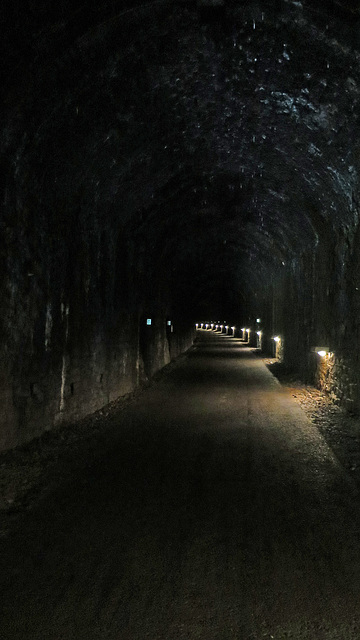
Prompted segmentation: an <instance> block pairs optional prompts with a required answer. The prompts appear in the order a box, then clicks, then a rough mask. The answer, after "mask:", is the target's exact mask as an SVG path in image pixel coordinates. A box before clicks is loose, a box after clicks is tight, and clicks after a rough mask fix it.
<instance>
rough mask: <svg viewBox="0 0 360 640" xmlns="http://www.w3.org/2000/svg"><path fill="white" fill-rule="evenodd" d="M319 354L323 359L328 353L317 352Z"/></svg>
mask: <svg viewBox="0 0 360 640" xmlns="http://www.w3.org/2000/svg"><path fill="white" fill-rule="evenodd" d="M317 354H318V355H319V356H321V357H322V358H323V357H324V356H326V354H327V351H317Z"/></svg>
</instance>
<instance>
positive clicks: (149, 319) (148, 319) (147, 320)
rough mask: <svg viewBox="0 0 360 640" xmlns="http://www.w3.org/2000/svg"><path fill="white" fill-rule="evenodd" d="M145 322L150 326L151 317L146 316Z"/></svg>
mask: <svg viewBox="0 0 360 640" xmlns="http://www.w3.org/2000/svg"><path fill="white" fill-rule="evenodd" d="M146 324H147V325H148V327H150V325H151V318H147V319H146Z"/></svg>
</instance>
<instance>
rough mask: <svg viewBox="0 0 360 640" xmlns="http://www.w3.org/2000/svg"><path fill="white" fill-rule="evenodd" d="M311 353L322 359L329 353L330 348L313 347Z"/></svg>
mask: <svg viewBox="0 0 360 640" xmlns="http://www.w3.org/2000/svg"><path fill="white" fill-rule="evenodd" d="M311 351H314V352H315V353H317V354H318V356H320V358H324V357H325V356H327V355H328V353H329V347H312V349H311Z"/></svg>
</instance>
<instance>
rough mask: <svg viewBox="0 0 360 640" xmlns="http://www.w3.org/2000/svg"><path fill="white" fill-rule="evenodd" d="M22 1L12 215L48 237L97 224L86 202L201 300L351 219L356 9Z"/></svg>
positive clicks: (8, 149)
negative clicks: (33, 206)
mask: <svg viewBox="0 0 360 640" xmlns="http://www.w3.org/2000/svg"><path fill="white" fill-rule="evenodd" d="M36 6H38V5H36ZM16 8H17V4H16V3H12V11H10V10H9V25H10V22H11V20H12V18H14V13H15V14H16V19H15V21H14V22H13V29H14V28H15V35H16V34H17V38H16V37H14V31H13V30H12V29H11V27H10V26H9V29H8V34H9V38H8V41H7V42H6V41H5V52H4V57H3V61H4V67H6V66H7V68H8V70H11V73H10V74H8V75H7V77H6V83H7V87H8V93H7V98H6V101H5V104H4V113H3V121H4V122H6V126H5V128H4V131H3V136H2V148H3V152H4V158H5V160H7V159H9V158H10V160H11V166H10V169H9V168H8V165H7V164H6V162H5V160H4V163H5V168H4V171H3V174H4V175H6V176H7V183H6V185H7V192H6V199H7V200H6V201H7V202H8V203H9V202H10V203H12V204H11V206H9V207H8V214H7V215H8V218H9V219H10V218H11V217H12V216H13V217H14V216H15V217H16V216H17V215H19V214H18V213H17V211H18V210H19V208H20V209H21V203H24V202H25V201H28V200H29V199H30V201H31V200H32V201H33V200H34V198H35V199H36V200H37V203H38V210H39V216H40V215H42V222H41V224H45V226H46V228H48V229H49V230H50V231H51V230H53V232H54V229H55V230H56V228H57V226H58V225H59V224H62V223H64V224H66V221H69V222H70V225H72V224H74V217H77V218H81V221H82V222H81V224H82V225H83V226H84V225H85V226H86V225H88V226H89V225H90V226H91V224H92V223H91V217H92V212H94V211H96V212H97V215H98V216H99V217H100V219H101V220H102V221H103V224H104V225H105V226H106V225H108V226H113V227H114V228H116V226H117V225H121V226H126V228H128V229H131V232H132V233H133V234H134V237H135V238H136V237H138V236H141V237H142V238H145V239H146V240H145V241H146V243H147V245H148V250H149V253H150V255H153V256H154V257H155V256H156V263H157V264H159V260H160V258H161V259H162V263H161V264H162V265H165V264H167V265H168V268H169V271H170V272H172V273H173V276H172V278H173V282H174V286H176V287H178V288H179V290H181V289H185V288H187V289H188V290H189V291H190V292H192V293H191V294H189V295H190V298H189V300H190V302H191V295H192V296H193V299H195V298H196V297H197V298H198V299H200V300H203V301H204V308H205V307H206V304H208V307H209V308H210V307H211V304H212V303H214V305H216V300H218V299H219V292H220V291H222V293H221V295H220V297H221V298H226V299H231V298H233V299H235V298H239V299H240V298H241V296H244V295H247V294H248V293H249V292H250V293H251V292H252V293H253V292H254V291H256V289H257V288H258V287H261V285H262V284H264V286H266V283H267V282H268V281H269V279H271V278H276V277H277V274H278V273H279V272H281V270H282V269H283V268H284V267H285V268H286V267H287V266H288V265H289V264H290V263H291V262H292V261H293V260H294V259H296V258H297V257H299V256H300V255H301V254H302V253H303V252H305V251H309V250H311V248H312V247H314V246H315V245H316V244H317V243H318V242H319V241H321V239H322V235H324V232H326V233H328V234H336V233H340V232H341V230H344V229H345V230H349V229H352V228H353V226H354V225H355V224H356V222H357V192H358V168H359V136H358V119H359V100H360V73H359V69H360V67H359V61H360V52H359V51H360V36H359V35H358V32H359V24H360V13H359V10H358V9H357V7H356V6H355V3H354V2H350V1H349V0H348V1H345V0H344V2H340V0H339V1H338V2H331V1H329V2H324V3H320V2H312V3H310V2H298V1H290V0H282V1H281V0H276V1H275V0H273V1H271V0H263V1H261V0H256V1H253V2H235V1H231V0H228V1H226V0H224V1H222V0H217V1H215V0H199V1H198V2H191V1H188V2H186V1H181V0H179V2H151V3H147V4H146V3H145V4H144V3H142V4H141V5H139V6H137V4H136V3H130V2H129V3H128V4H127V5H124V4H122V5H120V3H114V2H112V3H107V2H104V3H102V4H100V6H99V4H98V3H92V4H91V3H89V4H88V5H81V4H79V5H76V6H75V5H71V6H70V4H68V5H66V4H61V3H60V5H58V6H57V7H55V6H54V7H52V9H51V11H52V13H49V11H48V9H46V7H45V5H44V6H43V7H42V8H41V10H40V11H38V12H35V9H34V11H33V12H32V11H31V3H30V4H29V5H28V14H24V15H22V14H21V12H20V11H18V12H17V13H16ZM12 12H14V13H12ZM29 20H30V26H31V28H30V29H29V28H28V27H29ZM21 34H22V35H21ZM13 175H15V176H16V178H15V180H14V179H13ZM59 203H60V205H59ZM40 210H41V211H42V214H40ZM52 212H55V213H52ZM61 217H63V221H61ZM59 218H60V219H59ZM44 221H45V222H44ZM3 224H5V226H6V224H7V222H6V219H5V221H4V222H3ZM75 226H76V225H75ZM224 290H225V294H224ZM206 301H208V302H207V303H206ZM200 306H201V305H200Z"/></svg>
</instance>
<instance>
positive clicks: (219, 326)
mask: <svg viewBox="0 0 360 640" xmlns="http://www.w3.org/2000/svg"><path fill="white" fill-rule="evenodd" d="M256 322H257V324H259V323H260V322H261V320H260V318H257V319H256ZM199 327H200V328H201V329H209V328H210V329H215V331H216V330H217V329H221V330H222V329H224V328H225V329H226V330H227V331H228V330H229V328H230V329H231V330H232V331H233V332H234V331H235V328H236V327H234V326H233V327H229V326H228V325H225V324H215V323H214V322H212V323H210V324H209V323H203V322H202V323H201V324H199V323H196V328H197V329H198V328H199ZM241 331H242V332H243V335H244V334H245V333H246V334H247V337H248V339H249V335H250V332H251V329H246V328H245V327H243V328H242V329H241ZM256 334H257V335H258V337H259V338H261V336H262V331H260V330H259V331H257V332H256ZM272 339H273V340H274V342H276V343H277V344H278V343H279V342H281V337H280V336H274V337H273V338H272ZM313 351H315V352H316V353H317V355H318V356H320V357H321V358H325V356H327V355H330V353H329V348H328V347H314V348H313Z"/></svg>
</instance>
